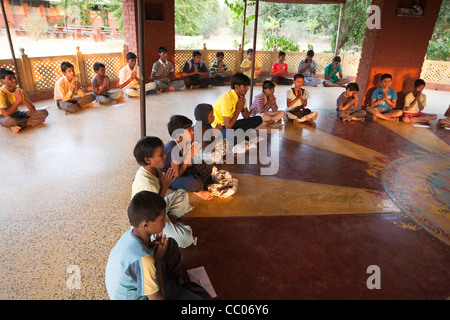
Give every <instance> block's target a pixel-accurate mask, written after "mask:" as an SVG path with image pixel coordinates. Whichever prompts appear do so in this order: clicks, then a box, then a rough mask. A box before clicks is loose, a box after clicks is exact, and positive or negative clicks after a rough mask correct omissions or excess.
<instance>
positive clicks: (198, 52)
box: [192, 50, 202, 57]
mask: <svg viewBox="0 0 450 320" xmlns="http://www.w3.org/2000/svg"><path fill="white" fill-rule="evenodd" d="M201 55H202V53H201V52H200V51H199V50H194V51H193V52H192V56H193V57H196V56H201Z"/></svg>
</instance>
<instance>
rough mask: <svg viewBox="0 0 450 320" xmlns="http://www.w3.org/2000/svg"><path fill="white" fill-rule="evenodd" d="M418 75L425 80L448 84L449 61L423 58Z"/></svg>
mask: <svg viewBox="0 0 450 320" xmlns="http://www.w3.org/2000/svg"><path fill="white" fill-rule="evenodd" d="M420 77H421V78H422V79H423V80H425V82H432V83H440V84H447V85H450V62H448V61H431V60H425V62H424V64H423V67H422V73H421V75H420Z"/></svg>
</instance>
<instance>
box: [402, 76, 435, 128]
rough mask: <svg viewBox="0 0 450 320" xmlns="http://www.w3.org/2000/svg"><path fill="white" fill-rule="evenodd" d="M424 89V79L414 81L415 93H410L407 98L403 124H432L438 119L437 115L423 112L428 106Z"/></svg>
mask: <svg viewBox="0 0 450 320" xmlns="http://www.w3.org/2000/svg"><path fill="white" fill-rule="evenodd" d="M424 88H425V81H423V80H422V79H417V80H416V81H414V91H412V92H410V93H408V94H407V95H406V97H405V105H404V106H403V116H402V121H403V122H408V123H424V124H430V121H431V120H435V119H436V118H437V115H435V114H430V113H424V112H422V111H423V109H424V108H425V106H426V104H427V97H426V95H425V94H424V93H423V89H424Z"/></svg>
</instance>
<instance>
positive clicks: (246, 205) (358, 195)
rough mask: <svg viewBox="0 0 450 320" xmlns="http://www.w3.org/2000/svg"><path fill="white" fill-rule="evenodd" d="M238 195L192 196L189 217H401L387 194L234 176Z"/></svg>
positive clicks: (284, 180)
mask: <svg viewBox="0 0 450 320" xmlns="http://www.w3.org/2000/svg"><path fill="white" fill-rule="evenodd" d="M232 175H233V178H236V179H238V181H239V186H238V190H237V192H236V193H235V194H234V195H232V196H231V197H229V198H227V199H223V198H218V197H215V198H214V199H212V200H209V201H207V200H200V199H199V198H198V197H197V196H196V195H194V194H190V198H191V202H192V203H193V205H194V209H192V211H191V212H189V213H188V214H187V215H186V217H239V216H241V217H242V216H276V215H320V214H349V213H352V214H355V213H380V212H395V213H400V212H401V211H400V209H399V208H398V207H397V206H396V205H395V204H394V203H393V202H392V201H391V200H390V198H389V197H388V195H387V194H386V193H385V192H384V191H374V190H369V189H360V188H351V187H342V186H334V185H327V184H320V183H311V182H302V181H295V180H287V179H278V178H274V177H262V176H252V175H244V174H232Z"/></svg>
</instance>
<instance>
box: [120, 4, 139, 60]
mask: <svg viewBox="0 0 450 320" xmlns="http://www.w3.org/2000/svg"><path fill="white" fill-rule="evenodd" d="M122 6H123V7H122V8H123V9H122V10H123V26H124V36H125V45H126V46H127V47H128V51H132V52H135V53H136V54H137V53H138V44H137V15H136V7H137V5H136V0H122Z"/></svg>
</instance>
